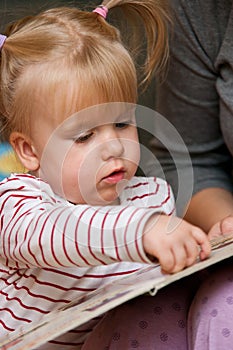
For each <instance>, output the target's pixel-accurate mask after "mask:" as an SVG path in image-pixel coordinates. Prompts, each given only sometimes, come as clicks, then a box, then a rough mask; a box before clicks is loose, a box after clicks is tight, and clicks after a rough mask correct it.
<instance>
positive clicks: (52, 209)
mask: <svg viewBox="0 0 233 350" xmlns="http://www.w3.org/2000/svg"><path fill="white" fill-rule="evenodd" d="M130 191H131V190H130ZM134 192H135V191H134ZM136 192H137V191H136ZM0 196H1V209H0V219H1V234H0V240H1V241H0V255H1V259H2V263H3V264H4V265H5V266H8V267H9V268H22V267H28V268H29V267H32V266H39V267H61V266H62V267H68V266H95V265H100V264H101V265H102V264H110V263H113V262H117V261H137V262H144V263H149V262H150V261H149V260H148V258H147V257H146V254H145V252H144V250H143V246H142V234H143V229H144V225H145V223H146V221H147V220H148V218H149V217H150V216H151V215H153V214H154V213H155V212H157V211H158V208H153V206H151V208H146V207H145V205H144V207H142V206H141V205H139V206H137V205H134V202H135V200H136V199H134V200H133V201H131V202H132V203H130V205H129V203H128V204H127V205H125V204H122V205H119V206H107V207H92V206H89V205H71V204H70V203H68V202H66V201H65V200H62V199H60V198H58V197H56V196H55V195H54V193H53V191H52V190H51V188H50V186H49V185H48V184H46V183H45V182H43V181H41V180H40V179H38V178H35V177H33V176H31V175H26V174H25V175H12V176H11V177H10V178H8V179H6V180H4V181H3V182H1V183H0ZM153 203H154V201H153ZM159 210H160V211H161V210H162V211H163V208H162V207H160V208H159ZM4 259H5V261H3V260H4Z"/></svg>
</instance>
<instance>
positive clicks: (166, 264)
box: [158, 250, 175, 273]
mask: <svg viewBox="0 0 233 350" xmlns="http://www.w3.org/2000/svg"><path fill="white" fill-rule="evenodd" d="M161 252H163V251H162V250H161ZM158 259H159V263H160V265H161V269H162V270H163V271H164V272H167V273H172V272H173V269H174V265H175V259H174V255H173V253H172V251H171V250H167V251H166V253H165V254H164V253H162V254H161V256H158Z"/></svg>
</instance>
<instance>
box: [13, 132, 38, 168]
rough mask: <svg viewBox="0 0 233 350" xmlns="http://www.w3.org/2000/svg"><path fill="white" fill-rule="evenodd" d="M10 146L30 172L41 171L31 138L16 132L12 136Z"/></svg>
mask: <svg viewBox="0 0 233 350" xmlns="http://www.w3.org/2000/svg"><path fill="white" fill-rule="evenodd" d="M10 144H11V146H12V147H13V149H14V151H15V153H16V154H17V156H18V158H19V160H20V162H21V163H22V165H23V166H24V167H25V168H26V169H28V170H29V171H35V170H38V169H39V167H40V161H39V158H38V156H37V154H36V151H35V149H34V147H33V145H32V141H31V139H30V138H29V137H27V136H26V135H24V134H22V133H20V132H16V131H14V132H12V133H11V135H10Z"/></svg>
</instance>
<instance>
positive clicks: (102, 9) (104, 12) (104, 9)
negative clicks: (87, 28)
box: [93, 5, 108, 19]
mask: <svg viewBox="0 0 233 350" xmlns="http://www.w3.org/2000/svg"><path fill="white" fill-rule="evenodd" d="M93 12H96V13H98V14H99V15H100V16H102V17H103V18H104V19H106V17H107V14H108V9H107V7H106V6H104V5H99V6H97V7H96V9H95V10H93Z"/></svg>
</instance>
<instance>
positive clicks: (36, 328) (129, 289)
mask: <svg viewBox="0 0 233 350" xmlns="http://www.w3.org/2000/svg"><path fill="white" fill-rule="evenodd" d="M211 244H212V254H211V256H210V258H208V259H206V260H204V261H197V262H196V264H194V265H193V266H191V267H188V268H186V269H184V270H182V271H180V272H178V273H175V274H172V275H168V274H167V275H165V274H162V273H161V270H160V267H159V265H151V266H148V265H147V266H146V267H145V268H142V269H140V270H138V271H137V272H135V273H134V274H132V275H130V276H125V277H122V278H119V279H118V280H115V281H114V282H112V283H110V284H108V285H105V286H103V288H100V289H98V290H96V291H94V292H91V293H89V294H87V295H86V296H85V298H79V299H77V300H75V301H73V302H71V303H70V304H68V305H66V306H65V307H63V308H61V309H59V310H56V311H53V312H51V313H50V314H48V315H46V316H44V318H43V319H42V320H41V321H40V322H39V323H36V324H35V323H31V324H30V325H29V326H28V327H27V329H24V330H19V331H15V332H13V333H11V334H10V335H9V336H8V337H5V338H4V339H0V348H1V349H3V350H6V349H10V350H27V349H35V348H37V347H39V346H40V345H43V344H44V343H46V342H47V341H49V340H52V339H55V338H56V337H57V336H59V335H61V334H63V333H65V332H67V331H69V330H71V329H73V328H76V327H78V326H80V325H82V324H84V323H86V322H87V321H89V320H90V319H92V318H94V317H96V316H99V315H101V314H103V313H104V312H106V311H108V310H110V309H113V308H114V307H116V306H118V305H120V304H122V303H124V302H125V301H127V300H129V299H132V298H135V297H137V296H139V295H141V294H144V293H150V294H151V295H152V296H154V295H155V294H156V293H157V291H158V290H159V289H161V288H163V287H165V286H167V285H168V284H170V283H172V282H174V281H177V280H179V279H181V278H184V277H186V276H188V275H191V274H193V273H195V272H196V271H199V270H202V269H204V268H206V267H208V266H211V265H213V264H216V263H218V262H220V261H222V260H224V259H227V258H229V257H231V256H232V255H233V234H231V235H227V236H222V237H221V238H217V239H214V240H212V242H211Z"/></svg>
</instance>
